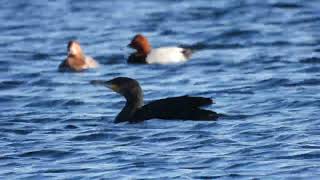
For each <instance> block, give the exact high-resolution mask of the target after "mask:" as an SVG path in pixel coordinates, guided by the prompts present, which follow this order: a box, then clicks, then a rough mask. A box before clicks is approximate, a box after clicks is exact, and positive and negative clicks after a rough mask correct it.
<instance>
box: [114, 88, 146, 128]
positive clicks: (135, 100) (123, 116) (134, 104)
mask: <svg viewBox="0 0 320 180" xmlns="http://www.w3.org/2000/svg"><path fill="white" fill-rule="evenodd" d="M124 97H125V98H126V100H127V102H126V105H125V106H124V108H123V109H122V110H121V112H120V113H119V114H118V116H117V117H116V120H115V123H119V122H125V121H130V120H131V119H132V118H133V116H134V113H135V112H136V111H137V110H138V109H139V108H140V107H142V106H143V93H142V91H141V90H140V88H139V90H138V92H136V93H128V94H124Z"/></svg>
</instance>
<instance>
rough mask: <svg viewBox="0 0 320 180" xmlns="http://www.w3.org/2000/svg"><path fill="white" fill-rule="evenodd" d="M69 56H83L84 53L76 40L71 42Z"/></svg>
mask: <svg viewBox="0 0 320 180" xmlns="http://www.w3.org/2000/svg"><path fill="white" fill-rule="evenodd" d="M68 56H71V57H78V56H83V51H82V49H81V46H80V43H79V42H78V41H74V40H72V41H69V43H68Z"/></svg>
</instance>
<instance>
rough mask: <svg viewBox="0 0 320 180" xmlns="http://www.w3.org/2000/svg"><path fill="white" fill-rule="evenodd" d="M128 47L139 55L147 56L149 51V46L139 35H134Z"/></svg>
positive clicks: (145, 39) (146, 40) (144, 38)
mask: <svg viewBox="0 0 320 180" xmlns="http://www.w3.org/2000/svg"><path fill="white" fill-rule="evenodd" d="M128 47H131V48H133V49H136V50H137V51H138V52H139V53H144V54H148V53H149V52H150V51H151V45H150V44H149V41H148V39H147V38H146V37H144V36H143V35H141V34H138V35H135V36H134V38H133V39H132V40H131V42H130V44H128Z"/></svg>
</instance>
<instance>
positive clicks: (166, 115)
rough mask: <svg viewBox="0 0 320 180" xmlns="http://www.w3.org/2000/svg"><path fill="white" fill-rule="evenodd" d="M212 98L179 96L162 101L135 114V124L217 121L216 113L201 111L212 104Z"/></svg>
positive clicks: (145, 106) (156, 101) (144, 107)
mask: <svg viewBox="0 0 320 180" xmlns="http://www.w3.org/2000/svg"><path fill="white" fill-rule="evenodd" d="M212 103H213V102H212V100H211V99H210V98H203V97H190V96H179V97H171V98H166V99H160V100H155V101H152V102H150V103H149V104H147V105H144V106H143V107H141V108H140V109H139V110H137V112H136V113H135V115H134V117H133V122H135V121H137V122H138V121H143V120H148V119H153V118H158V119H176V120H198V121H199V120H215V119H217V118H218V115H217V113H216V112H213V111H210V110H204V109H200V107H201V106H206V105H210V104H212Z"/></svg>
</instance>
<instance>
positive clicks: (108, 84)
mask: <svg viewBox="0 0 320 180" xmlns="http://www.w3.org/2000/svg"><path fill="white" fill-rule="evenodd" d="M90 84H92V85H101V86H106V87H107V88H109V89H111V90H113V91H115V92H119V91H120V88H119V86H117V85H115V84H113V83H112V82H110V81H103V80H92V81H90Z"/></svg>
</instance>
